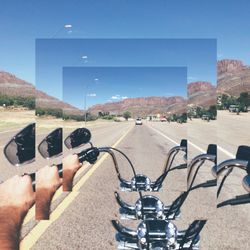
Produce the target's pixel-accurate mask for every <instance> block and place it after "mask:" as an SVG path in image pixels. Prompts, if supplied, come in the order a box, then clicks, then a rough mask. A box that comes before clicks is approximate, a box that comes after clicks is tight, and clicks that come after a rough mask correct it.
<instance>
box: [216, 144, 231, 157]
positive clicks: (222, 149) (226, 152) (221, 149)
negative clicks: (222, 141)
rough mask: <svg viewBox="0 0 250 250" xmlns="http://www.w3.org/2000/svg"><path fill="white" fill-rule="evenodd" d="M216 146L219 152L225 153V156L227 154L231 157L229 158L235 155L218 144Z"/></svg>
mask: <svg viewBox="0 0 250 250" xmlns="http://www.w3.org/2000/svg"><path fill="white" fill-rule="evenodd" d="M217 148H218V149H219V150H220V151H221V152H223V153H224V154H225V155H227V156H229V157H231V158H235V155H233V154H231V153H230V152H228V151H227V150H226V149H224V148H222V147H220V146H217Z"/></svg>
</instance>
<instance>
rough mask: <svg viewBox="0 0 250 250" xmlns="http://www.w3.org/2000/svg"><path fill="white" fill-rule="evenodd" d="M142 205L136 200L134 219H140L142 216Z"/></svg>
mask: <svg viewBox="0 0 250 250" xmlns="http://www.w3.org/2000/svg"><path fill="white" fill-rule="evenodd" d="M141 210H142V204H141V199H139V200H137V202H136V203H135V213H136V217H137V218H140V217H141V216H142V211H141Z"/></svg>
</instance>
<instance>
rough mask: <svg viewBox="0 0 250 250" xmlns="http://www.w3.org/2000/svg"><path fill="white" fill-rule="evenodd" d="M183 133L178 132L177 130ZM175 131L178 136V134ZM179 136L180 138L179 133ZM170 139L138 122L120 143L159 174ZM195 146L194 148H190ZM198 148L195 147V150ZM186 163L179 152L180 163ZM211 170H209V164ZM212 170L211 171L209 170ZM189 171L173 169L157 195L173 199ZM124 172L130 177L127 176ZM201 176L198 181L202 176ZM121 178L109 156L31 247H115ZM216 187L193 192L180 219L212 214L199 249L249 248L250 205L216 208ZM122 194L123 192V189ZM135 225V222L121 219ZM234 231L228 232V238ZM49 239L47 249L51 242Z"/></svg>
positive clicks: (143, 167)
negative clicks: (119, 179)
mask: <svg viewBox="0 0 250 250" xmlns="http://www.w3.org/2000/svg"><path fill="white" fill-rule="evenodd" d="M177 134H179V133H177ZM175 136H177V135H175ZM176 139H177V137H176ZM172 146H173V145H171V143H170V141H168V140H166V138H164V137H163V136H161V135H160V134H159V133H157V132H155V131H154V130H152V129H150V127H149V126H137V127H134V128H133V129H132V131H131V132H130V133H129V134H128V136H127V137H126V138H125V139H124V140H123V141H122V142H121V144H119V147H118V148H120V149H122V150H123V151H124V152H125V153H127V154H128V156H129V157H130V158H131V160H132V162H133V163H134V165H135V167H136V170H137V171H138V172H140V173H146V174H147V175H149V176H150V178H151V179H155V178H156V177H157V176H158V175H159V173H160V172H161V169H162V166H163V163H164V161H165V158H166V153H167V152H168V150H169V149H170V148H171V147H172ZM191 150H192V148H190V152H191ZM191 153H194V152H191ZM181 162H182V157H181V156H180V157H178V158H177V161H176V164H179V163H181ZM206 166H208V167H207V169H209V170H210V167H211V166H212V165H211V164H210V165H208V164H207V165H206ZM121 169H122V171H123V173H124V175H125V176H126V173H127V176H128V177H129V176H130V175H131V173H130V171H129V173H128V172H127V170H125V169H127V166H126V165H125V163H122V164H121ZM208 172H209V171H208ZM186 175H187V172H186V170H185V169H184V170H179V171H175V172H172V173H171V174H169V176H168V177H167V179H166V182H165V183H164V187H163V191H162V192H160V193H159V194H157V196H159V197H160V198H161V199H162V200H163V201H164V203H166V204H169V203H171V202H172V201H173V200H174V199H175V198H176V197H177V196H178V195H179V194H180V193H181V191H183V190H184V189H185V185H186V183H185V180H186ZM127 176H126V177H127ZM198 180H200V179H199V178H198ZM118 189H119V187H118V180H117V178H116V175H115V171H114V169H113V166H112V162H111V160H106V161H105V162H104V163H102V164H101V166H100V167H99V169H98V171H96V172H95V173H94V174H93V175H92V177H91V178H89V179H88V181H87V182H86V183H85V184H84V185H83V186H82V188H81V189H80V192H79V194H78V196H77V197H76V199H75V200H74V201H73V202H72V204H71V205H69V207H68V208H67V209H66V210H65V212H64V213H63V214H62V215H61V217H59V219H57V220H56V221H55V222H54V223H53V224H52V225H51V226H50V227H49V228H48V229H47V231H46V232H45V233H44V234H43V235H42V236H41V238H40V239H39V240H38V242H37V243H36V244H35V245H34V247H33V248H32V249H44V248H45V246H46V248H47V249H68V248H69V247H70V248H71V249H82V248H84V249H116V244H115V240H114V235H115V230H114V229H113V228H112V226H111V224H110V220H111V219H114V218H119V214H118V208H119V207H118V205H117V204H116V202H115V200H114V195H113V192H114V191H115V190H118ZM215 192H216V188H210V189H209V188H208V189H197V190H195V191H192V192H191V193H190V194H189V196H188V198H187V201H186V202H185V204H184V205H183V207H182V216H181V220H178V221H176V225H177V226H178V228H180V229H185V228H186V227H187V225H188V224H189V223H191V222H192V221H193V220H194V219H198V218H202V219H209V220H208V223H207V225H206V227H205V228H204V230H203V232H202V236H201V237H202V238H201V249H239V246H240V247H241V249H248V246H249V243H250V242H249V237H248V230H249V222H250V216H249V213H247V210H248V211H249V205H244V206H236V207H225V208H221V209H216V207H215V206H216V197H215ZM120 193H121V192H120ZM121 195H122V198H123V199H124V200H125V201H126V202H128V203H133V202H135V201H136V199H137V198H138V195H137V194H134V193H133V194H132V193H121ZM122 223H123V224H125V225H127V226H129V227H131V228H135V226H136V224H137V222H136V221H132V222H131V221H130V222H128V221H122ZM228 235H230V237H228ZM48 241H50V246H49V248H48V245H47V242H48Z"/></svg>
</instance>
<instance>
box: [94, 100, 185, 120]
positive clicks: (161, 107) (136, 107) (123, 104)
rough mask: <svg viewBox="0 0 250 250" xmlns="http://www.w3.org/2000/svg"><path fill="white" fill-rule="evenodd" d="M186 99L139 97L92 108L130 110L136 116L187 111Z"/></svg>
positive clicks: (119, 112) (113, 111)
mask: <svg viewBox="0 0 250 250" xmlns="http://www.w3.org/2000/svg"><path fill="white" fill-rule="evenodd" d="M186 104H187V103H186V100H185V99H184V98H183V97H180V96H173V97H154V96H152V97H143V98H142V97H138V98H127V99H125V100H123V101H119V102H112V103H105V104H98V105H94V106H92V107H91V108H90V111H91V112H92V113H95V114H97V113H98V112H100V111H102V112H110V113H111V114H122V113H123V112H124V111H126V110H128V111H130V112H131V113H132V115H133V116H134V117H136V116H146V115H150V114H158V113H160V114H166V115H167V113H168V112H172V113H183V112H186Z"/></svg>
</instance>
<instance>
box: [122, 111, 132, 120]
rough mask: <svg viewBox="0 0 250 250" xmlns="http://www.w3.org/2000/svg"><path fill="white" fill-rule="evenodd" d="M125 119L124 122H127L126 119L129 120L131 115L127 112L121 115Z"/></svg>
mask: <svg viewBox="0 0 250 250" xmlns="http://www.w3.org/2000/svg"><path fill="white" fill-rule="evenodd" d="M122 116H123V117H124V118H125V119H126V121H127V120H128V118H131V113H130V112H129V111H125V112H124V113H123V115H122Z"/></svg>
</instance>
